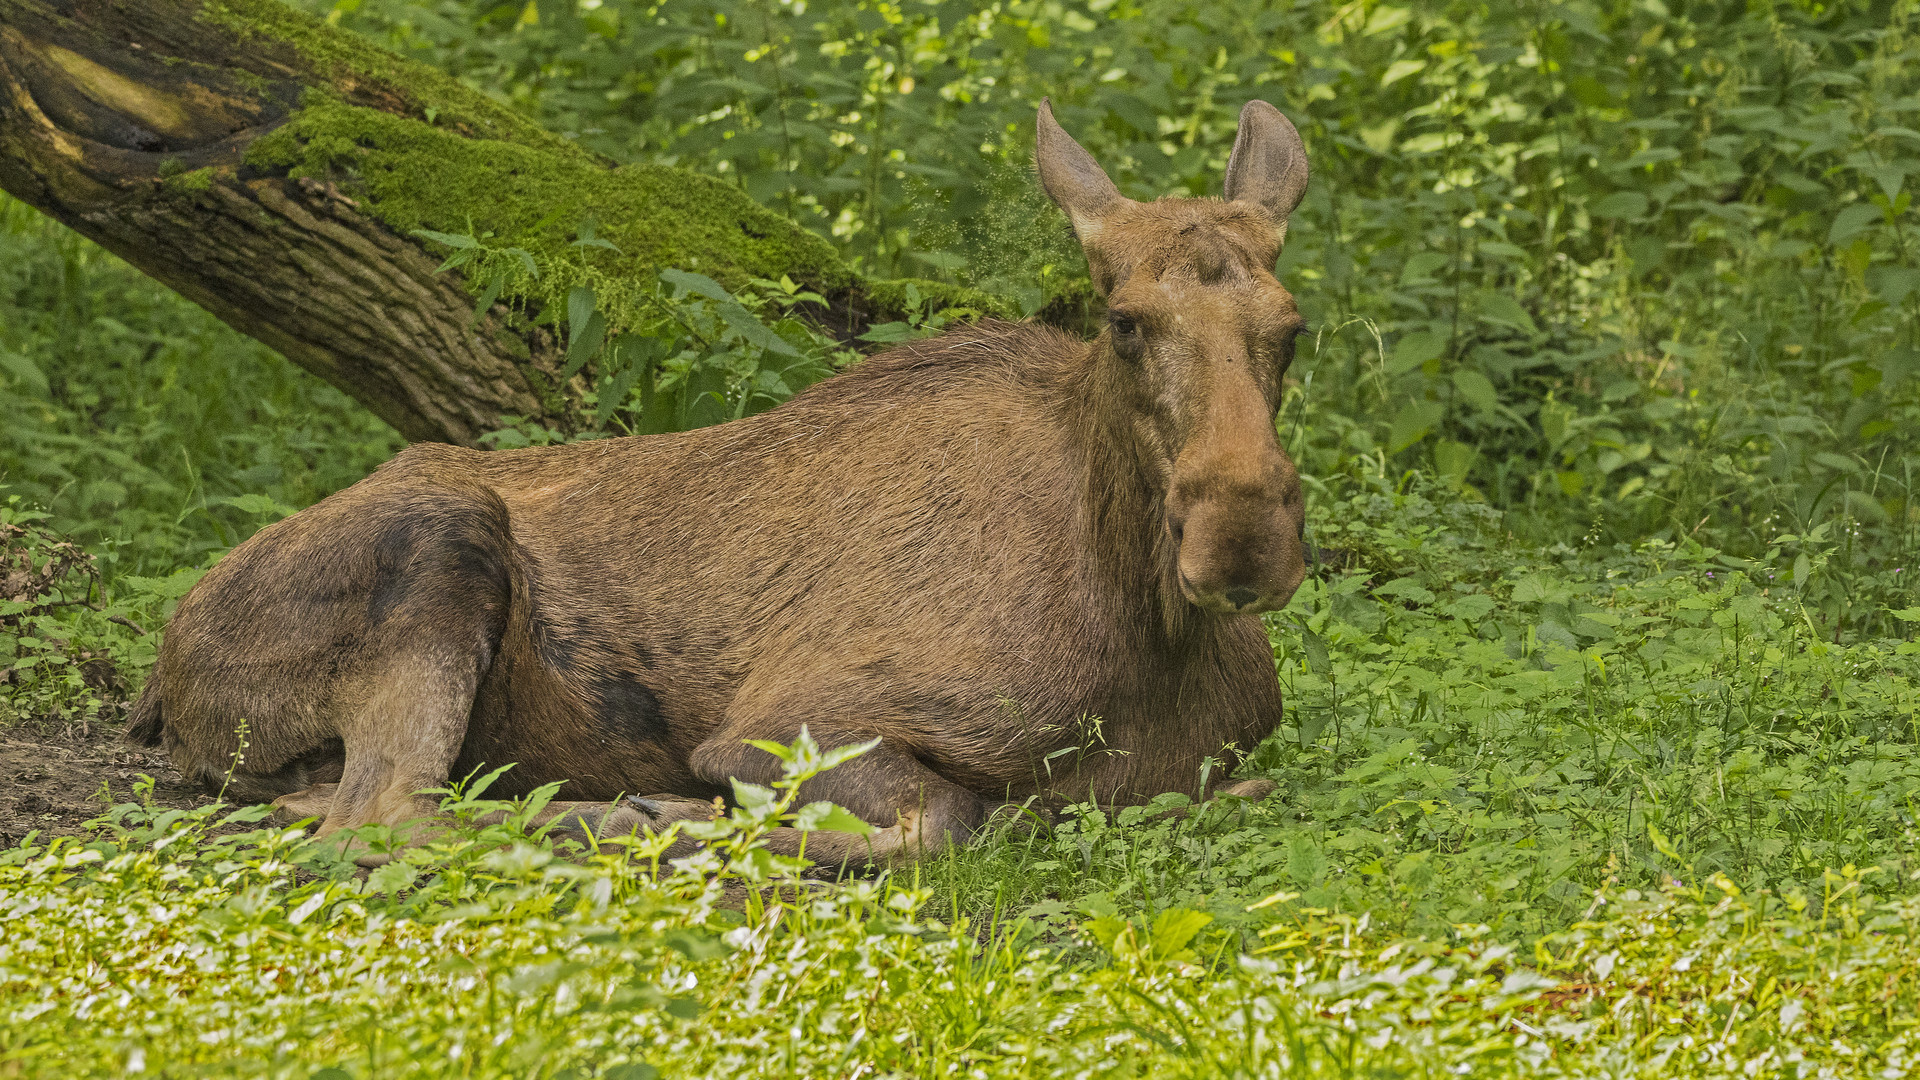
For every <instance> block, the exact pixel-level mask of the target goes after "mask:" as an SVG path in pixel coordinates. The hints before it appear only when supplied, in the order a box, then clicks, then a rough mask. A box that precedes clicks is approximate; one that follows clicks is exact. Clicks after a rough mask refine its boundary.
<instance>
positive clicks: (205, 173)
mask: <svg viewBox="0 0 1920 1080" xmlns="http://www.w3.org/2000/svg"><path fill="white" fill-rule="evenodd" d="M162 182H163V183H164V185H165V186H166V189H167V190H168V191H180V192H185V191H205V190H207V189H208V188H211V187H212V186H213V167H212V166H211V165H209V166H207V167H206V168H204V169H195V170H193V171H192V172H182V173H174V174H173V175H171V176H168V177H166V179H165V180H164V181H162Z"/></svg>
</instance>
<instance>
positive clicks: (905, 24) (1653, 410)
mask: <svg viewBox="0 0 1920 1080" xmlns="http://www.w3.org/2000/svg"><path fill="white" fill-rule="evenodd" d="M307 2H308V3H309V4H310V6H311V7H312V8H313V9H314V10H316V11H325V12H327V13H328V17H329V18H331V19H333V20H336V21H338V22H340V23H342V24H344V25H348V26H352V27H355V28H358V29H361V30H364V31H367V32H370V33H372V34H374V35H375V37H376V38H377V39H378V40H381V41H383V42H385V43H387V44H390V45H392V46H394V47H395V48H397V49H399V50H401V51H403V52H405V53H407V54H409V55H413V56H417V57H420V58H423V59H427V60H429V61H431V62H433V63H435V64H438V65H441V66H443V67H445V68H447V69H448V70H451V71H452V72H453V73H455V74H456V75H458V76H459V77H461V78H463V79H466V80H468V81H469V82H471V83H474V84H476V85H481V86H485V87H488V88H490V89H493V90H494V91H495V92H497V93H500V94H501V95H503V96H504V97H505V98H507V99H508V100H511V101H513V102H515V103H516V104H517V105H519V106H520V107H522V108H524V109H526V110H528V111H529V112H530V113H531V114H532V115H535V116H538V117H540V118H542V119H543V120H544V121H546V122H547V123H550V124H552V125H553V126H554V127H555V128H556V129H557V130H561V131H566V132H568V133H570V135H571V136H572V137H573V138H575V139H577V140H578V141H579V142H580V143H581V144H582V145H584V146H588V147H591V148H593V149H596V150H599V151H601V152H603V153H606V154H609V155H612V156H613V157H615V158H617V159H620V160H628V161H659V162H671V163H674V164H680V165H688V166H694V167H697V168H702V169H705V170H710V171H712V172H713V173H714V174H715V175H717V176H720V177H723V178H727V179H729V180H731V181H733V182H735V183H737V184H739V185H740V187H741V188H742V190H744V191H745V192H746V193H747V194H748V195H750V196H752V197H754V198H755V199H758V200H760V201H761V202H763V203H764V204H766V205H768V206H770V207H773V208H775V209H777V210H779V211H781V212H783V213H785V214H786V215H787V216H789V217H791V218H792V219H793V220H795V221H798V222H800V223H802V224H804V225H806V226H808V227H809V228H812V229H814V230H815V231H818V232H820V233H822V234H823V235H829V236H832V237H834V238H835V240H837V241H838V242H839V243H840V244H841V245H842V246H843V248H844V250H845V251H846V252H847V253H848V256H849V258H850V260H851V263H852V265H854V266H856V267H858V268H861V269H863V270H865V271H867V272H869V273H883V274H898V273H907V272H913V273H928V274H933V275H936V276H944V277H946V278H948V279H950V280H954V281H958V282H964V283H968V284H972V285H974V286H976V287H979V288H981V289H983V290H986V291H988V292H991V293H994V294H996V295H999V296H1001V297H1003V298H1004V300H1003V302H1004V303H1006V304H1007V305H1008V306H1011V307H1013V308H1015V309H1016V310H1020V311H1035V310H1039V309H1041V308H1043V307H1046V306H1048V305H1049V304H1052V305H1054V310H1056V311H1062V310H1063V309H1064V308H1077V307H1078V306H1079V305H1082V304H1084V303H1086V300H1087V294H1086V291H1085V290H1086V287H1085V284H1084V280H1083V271H1082V270H1081V268H1080V264H1079V261H1078V256H1077V253H1075V252H1074V251H1073V249H1072V244H1071V240H1070V238H1069V237H1068V235H1067V233H1066V231H1065V229H1064V227H1063V223H1062V222H1061V221H1060V220H1059V219H1058V218H1057V217H1055V216H1054V215H1053V212H1052V211H1051V209H1049V208H1048V207H1047V206H1046V204H1045V201H1044V199H1042V198H1041V197H1040V195H1039V193H1038V192H1037V191H1036V190H1035V188H1034V185H1033V184H1032V183H1031V181H1030V180H1029V179H1028V177H1027V175H1026V160H1027V155H1028V153H1029V147H1030V142H1031V132H1032V127H1031V125H1032V116H1033V108H1034V106H1035V105H1036V104H1037V102H1038V99H1039V98H1040V96H1041V95H1042V94H1050V95H1051V96H1052V97H1053V100H1054V102H1055V105H1056V108H1057V110H1058V111H1059V114H1060V116H1061V118H1062V120H1063V122H1064V123H1065V124H1066V125H1067V127H1068V128H1069V129H1070V130H1072V131H1073V132H1075V133H1076V134H1077V135H1078V136H1080V137H1081V138H1082V140H1083V141H1084V142H1085V143H1086V144H1087V145H1088V146H1089V148H1090V149H1092V150H1093V151H1094V152H1095V154H1096V155H1097V156H1098V157H1100V159H1101V160H1102V161H1103V162H1104V163H1106V164H1107V166H1108V167H1109V169H1110V170H1111V171H1112V172H1113V173H1114V175H1115V178H1116V180H1117V181H1118V182H1119V183H1120V186H1121V188H1122V189H1123V190H1124V191H1126V192H1127V193H1128V194H1131V195H1134V196H1136V197H1143V198H1145V197H1152V196H1156V195H1159V194H1163V193H1168V192H1174V193H1183V194H1205V193H1210V192H1214V191H1216V190H1217V185H1218V183H1219V176H1220V172H1221V169H1222V166H1223V165H1224V161H1225V157H1226V153H1227V150H1228V148H1229V146H1230V144H1231V140H1232V137H1233V131H1234V123H1235V117H1236V115H1237V112H1238V109H1239V107H1240V105H1241V103H1243V102H1244V101H1246V100H1248V99H1249V98H1253V97H1262V98H1265V99H1268V100H1271V101H1274V102H1276V103H1277V104H1279V105H1281V106H1282V107H1283V108H1284V109H1285V110H1286V111H1287V112H1288V113H1289V114H1290V115H1291V116H1293V117H1294V118H1295V119H1296V120H1297V121H1299V122H1300V126H1301V128H1302V131H1303V133H1304V134H1305V137H1306V140H1307V144H1308V148H1309V151H1310V153H1311V155H1312V158H1313V167H1314V176H1315V179H1314V184H1313V188H1312V190H1311V192H1310V194H1309V196H1308V199H1307V202H1306V204H1305V205H1304V206H1303V207H1302V208H1301V210H1300V211H1299V212H1298V213H1297V215H1296V219H1297V220H1296V222H1295V225H1294V228H1293V229H1292V230H1291V231H1290V233H1289V246H1288V249H1287V252H1286V253H1285V254H1284V255H1283V257H1282V259H1281V266H1280V272H1281V275H1282V277H1283V279H1284V280H1286V281H1287V282H1288V283H1289V285H1290V287H1292V288H1293V290H1294V291H1295V292H1296V294H1298V296H1299V297H1300V300H1301V302H1302V304H1303V306H1304V307H1305V308H1306V309H1307V310H1308V312H1309V313H1310V315H1311V316H1312V317H1313V319H1314V321H1315V322H1316V323H1317V324H1318V325H1319V326H1320V327H1321V333H1322V338H1321V340H1320V342H1319V346H1320V347H1319V349H1318V350H1317V352H1316V353H1315V354H1314V355H1313V356H1312V357H1311V360H1310V362H1309V361H1306V360H1303V361H1302V363H1301V365H1300V370H1298V371H1297V372H1296V375H1297V376H1298V377H1300V378H1302V380H1303V381H1304V382H1307V383H1308V385H1310V386H1311V389H1312V394H1311V396H1310V398H1309V399H1308V400H1307V402H1306V404H1305V408H1306V409H1307V411H1309V412H1310V413H1311V420H1312V422H1311V423H1309V424H1307V425H1306V426H1305V428H1304V430H1303V432H1302V439H1301V442H1300V446H1299V449H1300V456H1301V457H1302V458H1303V460H1304V461H1305V462H1306V463H1307V464H1309V466H1310V469H1309V471H1310V472H1312V473H1314V474H1316V475H1318V476H1320V477H1322V478H1323V479H1326V480H1329V481H1332V480H1334V479H1335V478H1337V477H1341V476H1346V475H1350V474H1352V473H1354V472H1356V471H1360V472H1369V471H1370V472H1373V473H1375V474H1380V475H1384V474H1387V473H1389V472H1395V471H1397V470H1402V469H1405V468H1407V467H1409V466H1419V467H1422V468H1425V469H1427V470H1428V471H1431V472H1433V473H1435V474H1437V475H1441V476H1445V477H1448V478H1449V479H1450V480H1451V481H1452V482H1454V483H1456V484H1458V485H1461V486H1462V487H1463V488H1464V489H1466V490H1469V491H1471V492H1473V493H1476V494H1478V495H1479V496H1481V497H1484V498H1486V499H1488V500H1489V501H1490V502H1492V503H1494V504H1495V505H1497V506H1501V507H1503V508H1513V509H1516V510H1519V511H1520V512H1521V513H1520V514H1519V515H1518V516H1517V517H1516V518H1515V519H1514V521H1513V526H1514V528H1515V531H1516V532H1517V533H1519V534H1520V535H1522V536H1523V537H1525V538H1526V539H1528V540H1530V541H1549V540H1551V539H1553V538H1555V537H1558V536H1562V535H1566V534H1569V533H1573V532H1580V533H1584V532H1586V531H1587V530H1588V529H1589V528H1590V527H1594V528H1598V529H1599V530H1600V531H1601V533H1602V534H1604V535H1605V536H1606V538H1607V539H1610V540H1622V541H1626V542H1629V543H1632V542H1637V541H1638V540H1640V539H1642V538H1645V537H1649V536H1660V537H1663V538H1665V539H1667V540H1670V541H1672V542H1675V543H1679V542H1681V541H1682V540H1683V539H1685V538H1688V537H1693V538H1696V539H1704V540H1705V541H1706V542H1708V543H1710V544H1712V545H1713V546H1716V547H1720V548H1722V549H1723V550H1728V551H1734V552H1737V553H1739V554H1741V555H1743V556H1747V557H1762V556H1764V555H1765V553H1766V552H1767V551H1768V550H1769V549H1770V548H1771V547H1773V546H1774V545H1775V544H1776V543H1778V544H1781V545H1785V546H1786V548H1787V550H1789V551H1793V552H1794V553H1796V554H1798V553H1805V554H1807V555H1808V558H1809V560H1810V562H1819V561H1820V560H1821V559H1823V558H1825V559H1828V560H1839V561H1840V562H1841V563H1843V564H1844V565H1845V566H1846V567H1847V574H1846V575H1845V577H1846V580H1847V581H1849V582H1851V583H1853V584H1854V585H1856V586H1858V587H1857V588H1853V589H1852V590H1851V591H1846V590H1842V591H1839V592H1836V591H1834V590H1833V589H1832V588H1830V587H1829V586H1832V585H1833V584H1834V582H1835V581H1836V580H1838V579H1836V578H1833V577H1829V578H1828V579H1827V580H1826V581H1825V582H1823V583H1821V584H1820V586H1819V587H1817V588H1816V589H1815V590H1814V592H1813V593H1812V594H1811V598H1810V603H1811V604H1812V608H1813V611H1814V614H1815V616H1816V618H1818V619H1821V620H1823V621H1824V623H1825V624H1826V625H1827V627H1828V628H1830V629H1833V630H1835V631H1837V632H1842V633H1845V632H1849V631H1851V630H1852V629H1853V628H1854V626H1853V624H1854V623H1855V622H1856V621H1860V620H1864V622H1865V624H1866V625H1865V626H1864V627H1862V629H1864V630H1866V631H1867V632H1881V631H1883V630H1884V629H1885V627H1884V625H1883V623H1882V622H1881V621H1880V619H1881V617H1880V615H1879V614H1878V612H1879V610H1881V609H1882V608H1883V607H1884V606H1885V605H1886V604H1887V603H1888V602H1891V601H1892V600H1893V599H1894V598H1892V597H1890V596H1888V595H1886V594H1884V593H1883V592H1881V589H1882V587H1883V585H1884V581H1883V580H1882V579H1881V578H1880V577H1878V575H1881V574H1883V573H1884V572H1885V571H1886V570H1888V569H1889V568H1891V567H1893V566H1897V565H1902V564H1903V563H1909V562H1910V561H1911V559H1910V553H1911V552H1912V551H1913V549H1914V544H1915V536H1916V532H1915V530H1916V528H1920V515H1917V514H1916V510H1915V507H1914V504H1913V503H1912V501H1911V499H1910V495H1909V491H1910V489H1909V486H1908V485H1909V483H1910V479H1911V473H1912V467H1911V463H1912V461H1913V457H1914V454H1915V449H1916V448H1915V447H1914V446H1913V444H1912V441H1911V440H1912V432H1913V431H1915V430H1916V429H1920V411H1917V410H1916V389H1915V388H1916V385H1917V384H1916V380H1915V379H1914V377H1913V375H1914V370H1913V369H1914V367H1915V360H1916V358H1920V351H1916V347H1917V346H1920V336H1916V335H1920V324H1917V323H1916V321H1915V320H1916V313H1917V312H1920V262H1916V258H1917V257H1920V251H1916V248H1915V239H1914V236H1913V229H1912V227H1911V220H1910V206H1911V191H1910V190H1909V188H1908V183H1909V178H1910V177H1912V176H1914V175H1920V156H1916V155H1917V154H1920V135H1916V134H1915V131H1916V128H1920V124H1916V123H1915V122H1914V119H1913V115H1912V114H1913V113H1914V112H1915V111H1916V110H1920V93H1917V92H1920V83H1916V75H1915V73H1916V72H1920V62H1917V61H1920V57H1916V56H1915V48H1916V46H1915V39H1914V37H1913V35H1912V33H1911V32H1910V30H1909V21H1910V18H1911V12H1912V7H1911V4H1910V3H1905V2H1903V3H1895V4H1890V5H1869V4H1864V3H1842V4H1825V5H1811V4H1776V5H1766V6H1763V7H1755V8H1751V9H1748V8H1743V7H1733V8H1725V9H1724V10H1723V9H1722V8H1719V7H1711V6H1691V7H1687V8H1684V9H1679V8H1672V7H1670V6H1669V5H1667V4H1665V3H1631V2H1628V0H1605V2H1595V0H1578V2H1569V3H1531V4H1520V5H1491V6H1487V5H1480V4H1467V3H1454V4H1444V5H1439V6H1431V5H1430V6H1428V7H1425V8H1420V9H1415V8H1410V7H1402V6H1396V5H1393V4H1388V3H1364V4H1345V5H1336V4H1331V3H1312V4H1305V5H1297V4H1291V3H1280V2H1278V0H1258V2H1253V3H1240V4H1200V3H1184V2H1164V3H1160V2H1157V3H1152V4H1137V3H1131V2H1126V0H1122V2H1118V3H1109V2H1098V0H1097V2H1092V3H1086V4H1081V3H1055V2H1048V3H1041V2H1023V3H1014V4H1006V5H1000V4H995V5H986V4H978V3H971V2H967V0H947V2H928V3H914V4H904V5H896V4H891V3H880V2H874V0H853V2H846V3H834V4H829V5H805V6H803V5H799V4H775V3H769V2H766V0H699V2H687V3H665V4H660V3H654V2H652V0H604V2H601V3H597V4H594V5H591V6H588V5H584V4H583V5H577V6H576V5H571V4H565V3H538V4H530V5H525V6H521V5H509V4H499V3H496V2H494V0H439V2H436V3H432V4H427V3H421V2H419V0H340V2H328V0H307ZM767 276H771V275H767ZM1822 525H1825V526H1826V532H1825V533H1824V534H1822V535H1823V536H1824V537H1825V539H1823V540H1820V541H1808V540H1807V539H1806V538H1807V537H1810V536H1813V535H1815V533H1816V530H1818V529H1819V528H1820V527H1821V526H1822ZM1787 537H1792V538H1793V539H1786V538H1787Z"/></svg>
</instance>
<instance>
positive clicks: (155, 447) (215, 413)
mask: <svg viewBox="0 0 1920 1080" xmlns="http://www.w3.org/2000/svg"><path fill="white" fill-rule="evenodd" d="M0 402H4V404H3V405H0V415H3V416H4V417H5V421H6V422H5V423H3V424H0V486H4V488H5V489H6V490H7V491H8V492H10V493H12V494H16V495H19V496H21V497H22V499H23V500H24V501H25V502H27V503H30V504H32V505H35V506H38V507H40V508H42V509H45V510H47V511H50V513H51V517H50V518H48V519H47V522H46V524H47V526H48V527H49V528H51V529H52V530H53V531H55V532H57V533H61V534H64V535H66V536H68V537H70V538H71V539H73V540H75V541H77V542H79V543H80V544H82V545H83V546H85V547H86V548H88V550H90V551H92V552H93V553H94V554H95V555H96V556H97V557H98V558H99V560H100V562H101V564H102V569H103V571H104V576H105V578H106V580H107V584H108V587H109V589H111V587H112V584H113V582H114V581H115V580H116V579H117V578H118V577H119V576H120V575H121V574H128V573H130V574H145V575H165V574H169V573H171V572H173V571H174V570H175V569H178V568H180V567H183V566H194V565H199V564H201V563H203V562H204V561H205V560H206V559H207V558H208V557H209V556H210V555H213V554H215V553H217V552H221V551H224V550H226V549H227V548H229V547H231V546H233V545H234V544H236V543H239V542H240V541H241V540H243V539H245V538H246V537H247V536H248V535H250V534H251V533H252V532H253V531H254V530H255V529H257V528H259V527H260V526H261V525H264V524H266V523H267V522H269V521H272V520H275V519H276V518H278V517H279V516H282V515H283V514H284V513H286V512H287V511H286V510H285V509H284V508H286V507H301V506H306V505H308V504H309V503H313V502H316V501H318V500H319V499H320V498H321V497H323V496H325V495H327V494H330V493H331V492H333V491H336V490H338V489H340V488H343V487H345V486H347V485H348V484H351V483H353V482H354V481H356V480H359V479H360V478H361V477H363V476H365V475H366V474H367V473H368V472H370V471H372V469H373V467H374V466H375V465H377V464H379V463H380V462H381V461H384V460H385V459H386V458H387V457H389V456H391V455H392V454H393V452H394V451H395V450H396V449H398V448H399V446H400V442H399V439H398V438H397V437H396V436H395V435H394V434H393V432H392V430H391V429H389V428H388V427H387V426H386V425H385V424H383V423H381V422H380V421H379V420H377V419H375V418H373V417H372V416H370V415H368V414H367V413H366V411H365V410H363V409H361V408H360V407H359V406H357V405H355V404H354V403H353V402H352V401H350V400H349V399H348V398H347V397H346V395H344V394H341V393H340V392H338V391H336V390H334V389H333V388H332V387H329V386H327V385H325V384H324V383H321V382H320V381H319V380H317V379H314V378H312V377H311V376H309V375H307V374H306V373H304V372H302V371H300V370H299V369H297V368H295V367H293V366H292V365H291V364H288V363H287V362H286V361H284V360H282V359H280V358H279V357H278V356H276V355H275V354H274V353H273V352H272V351H271V350H269V349H267V348H266V347H265V346H263V345H260V344H258V343H256V342H253V341H250V340H248V339H246V338H244V337H241V336H240V335H239V334H237V333H235V332H233V331H232V330H229V329H228V328H227V327H225V326H223V325H221V324H220V323H219V322H218V321H216V320H215V319H214V318H213V317H212V316H211V315H208V314H207V313H206V312H204V311H202V310H201V309H199V308H197V307H195V306H194V305H192V304H190V303H188V302H187V301H185V300H183V299H181V298H180V297H179V296H178V295H176V294H175V293H173V292H171V291H170V290H168V289H166V288H164V287H162V286H160V285H159V284H157V283H156V282H154V281H152V280H150V279H148V278H147V277H145V276H143V275H141V274H140V273H139V272H138V271H136V270H134V269H133V268H132V267H130V266H127V265H126V264H125V263H122V262H121V261H120V260H119V259H116V258H114V257H113V256H111V255H108V254H107V253H105V252H103V251H101V250H100V249H99V248H97V247H95V246H94V245H92V244H90V243H87V242H86V241H84V240H82V239H80V238H79V237H77V236H75V235H74V234H72V233H71V232H68V231H67V230H65V229H63V228H61V227H59V226H58V225H55V224H54V223H52V222H50V221H48V220H46V219H45V218H43V217H41V216H40V215H39V214H37V213H35V212H34V211H33V210H32V209H31V208H29V207H27V206H25V205H23V204H21V203H18V202H15V201H13V200H12V199H8V198H6V197H5V196H0ZM236 498H238V499H240V500H242V501H240V502H237V503H236V502H233V501H231V500H233V499H236ZM261 498H266V499H269V500H271V502H270V503H259V502H257V500H259V499H261ZM263 508H264V509H263Z"/></svg>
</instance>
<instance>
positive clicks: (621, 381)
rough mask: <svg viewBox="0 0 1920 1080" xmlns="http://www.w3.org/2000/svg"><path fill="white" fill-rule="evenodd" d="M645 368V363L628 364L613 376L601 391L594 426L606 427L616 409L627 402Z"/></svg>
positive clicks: (595, 408)
mask: <svg viewBox="0 0 1920 1080" xmlns="http://www.w3.org/2000/svg"><path fill="white" fill-rule="evenodd" d="M644 368H645V365H643V364H629V365H627V366H626V367H624V368H622V369H621V370H620V373H619V374H618V375H615V376H614V377H613V380H612V381H611V382H609V383H608V384H607V387H606V389H604V390H602V391H600V401H599V404H597V405H595V406H594V409H593V426H595V427H604V426H605V425H606V423H607V420H608V419H609V418H611V417H612V416H613V412H614V410H615V409H618V408H620V407H621V406H622V405H625V404H626V401H627V395H628V394H629V393H631V392H632V390H633V384H634V383H635V382H637V381H639V379H640V376H641V375H642V374H644V373H645V372H644Z"/></svg>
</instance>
